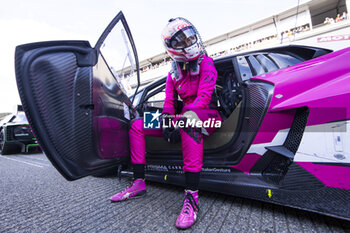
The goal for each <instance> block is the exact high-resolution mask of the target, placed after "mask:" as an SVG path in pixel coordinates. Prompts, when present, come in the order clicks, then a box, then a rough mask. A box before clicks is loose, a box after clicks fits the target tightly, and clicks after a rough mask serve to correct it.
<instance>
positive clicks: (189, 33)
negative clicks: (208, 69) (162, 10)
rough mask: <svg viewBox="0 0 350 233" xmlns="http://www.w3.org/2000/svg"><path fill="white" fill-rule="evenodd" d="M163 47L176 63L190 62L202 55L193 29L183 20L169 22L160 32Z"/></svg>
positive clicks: (198, 40) (197, 35)
mask: <svg viewBox="0 0 350 233" xmlns="http://www.w3.org/2000/svg"><path fill="white" fill-rule="evenodd" d="M162 40H163V43H164V47H165V49H166V50H167V52H168V54H169V56H170V57H171V58H172V59H173V60H175V61H176V62H186V61H192V60H195V59H197V58H198V57H199V55H200V54H201V53H202V51H203V48H202V43H201V40H200V37H199V34H198V32H197V30H196V29H195V27H194V26H193V25H192V24H191V23H190V22H188V21H187V20H185V19H183V18H176V19H171V20H169V23H168V24H167V25H166V26H165V28H164V30H163V32H162Z"/></svg>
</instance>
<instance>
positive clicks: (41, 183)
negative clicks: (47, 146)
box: [0, 154, 350, 232]
mask: <svg viewBox="0 0 350 233" xmlns="http://www.w3.org/2000/svg"><path fill="white" fill-rule="evenodd" d="M129 184H130V179H129V178H122V180H121V182H119V181H118V179H117V178H116V177H107V178H97V177H86V178H83V179H80V180H78V181H73V182H69V181H66V180H65V179H64V178H63V177H62V176H61V175H60V174H59V173H58V172H57V171H56V170H55V169H54V168H53V166H52V165H51V164H50V162H49V161H48V160H47V158H46V157H45V155H43V154H27V155H23V154H21V155H8V156H0V194H1V199H0V232H177V231H178V230H177V229H176V228H175V227H174V223H175V220H176V217H177V215H178V213H179V211H180V209H181V204H182V203H181V202H182V198H183V190H182V188H179V187H175V186H170V185H164V184H158V183H154V182H147V188H148V189H147V192H148V193H147V195H146V196H145V197H144V198H139V199H135V200H133V201H131V200H130V201H126V202H121V203H111V202H110V201H109V200H108V198H109V196H111V195H113V194H114V193H116V192H117V191H120V190H122V189H123V188H125V186H127V185H129ZM200 208H201V212H200V214H199V219H198V222H197V224H196V225H195V226H194V227H193V228H191V229H190V230H188V232H190V231H191V232H350V222H348V221H343V220H339V219H335V218H331V217H325V216H322V215H318V214H314V213H310V212H306V211H300V210H295V209H292V208H287V207H282V206H278V205H273V204H268V203H263V202H259V201H254V200H249V199H245V198H239V197H232V196H226V195H221V194H216V193H210V192H201V193H200Z"/></svg>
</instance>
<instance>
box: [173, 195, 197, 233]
mask: <svg viewBox="0 0 350 233" xmlns="http://www.w3.org/2000/svg"><path fill="white" fill-rule="evenodd" d="M198 211H199V207H198V191H191V190H185V200H184V205H183V207H182V210H181V213H180V215H179V217H178V218H177V220H176V227H177V228H180V229H187V228H189V227H191V226H192V225H193V224H194V223H195V222H196V219H197V215H198Z"/></svg>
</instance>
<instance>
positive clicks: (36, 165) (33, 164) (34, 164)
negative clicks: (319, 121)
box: [0, 156, 43, 168]
mask: <svg viewBox="0 0 350 233" xmlns="http://www.w3.org/2000/svg"><path fill="white" fill-rule="evenodd" d="M0 158H4V159H8V160H12V161H16V162H20V163H25V164H28V165H32V166H35V167H41V168H43V166H41V165H38V164H36V163H29V162H24V161H21V160H18V159H13V158H12V159H11V158H7V157H4V156H1V157H0Z"/></svg>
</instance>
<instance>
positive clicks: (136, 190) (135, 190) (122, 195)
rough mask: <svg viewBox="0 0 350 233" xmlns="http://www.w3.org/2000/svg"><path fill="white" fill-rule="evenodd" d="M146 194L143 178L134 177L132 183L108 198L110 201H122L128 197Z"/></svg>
mask: <svg viewBox="0 0 350 233" xmlns="http://www.w3.org/2000/svg"><path fill="white" fill-rule="evenodd" d="M145 194H146V184H145V180H143V179H136V180H134V181H133V182H132V185H131V186H129V187H127V188H126V189H125V190H124V191H121V192H119V193H117V194H115V195H114V196H112V197H111V198H110V200H111V201H112V202H117V201H124V200H127V199H130V198H135V197H141V196H143V195H145Z"/></svg>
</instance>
